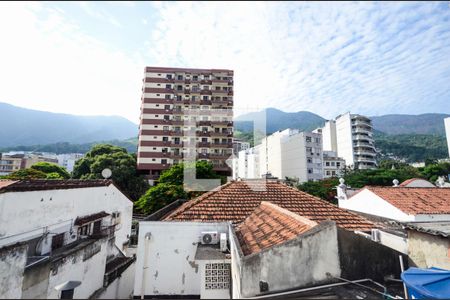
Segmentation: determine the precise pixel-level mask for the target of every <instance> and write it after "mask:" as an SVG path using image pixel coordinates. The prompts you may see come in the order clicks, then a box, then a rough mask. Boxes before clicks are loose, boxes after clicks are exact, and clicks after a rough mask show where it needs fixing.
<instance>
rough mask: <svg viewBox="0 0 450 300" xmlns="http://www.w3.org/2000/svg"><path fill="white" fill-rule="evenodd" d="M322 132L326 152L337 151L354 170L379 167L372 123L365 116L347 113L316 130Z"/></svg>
mask: <svg viewBox="0 0 450 300" xmlns="http://www.w3.org/2000/svg"><path fill="white" fill-rule="evenodd" d="M315 131H316V132H321V133H322V135H323V137H322V138H323V140H324V144H323V145H324V146H323V150H324V151H335V152H337V156H339V157H342V158H343V159H344V160H345V163H346V165H347V166H350V167H352V168H354V169H373V168H376V167H377V162H376V151H375V146H374V140H373V136H372V121H371V120H370V119H369V118H368V117H366V116H363V115H358V114H350V113H349V112H348V113H345V114H342V115H339V116H337V117H336V120H330V121H328V122H326V123H325V126H324V127H322V128H318V129H316V130H315Z"/></svg>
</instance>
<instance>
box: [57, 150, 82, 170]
mask: <svg viewBox="0 0 450 300" xmlns="http://www.w3.org/2000/svg"><path fill="white" fill-rule="evenodd" d="M83 156H84V155H83V154H81V153H67V154H59V155H57V158H58V165H60V166H61V167H64V168H66V170H67V171H68V172H72V171H73V168H74V166H75V163H76V162H77V160H79V159H81V158H82V157H83Z"/></svg>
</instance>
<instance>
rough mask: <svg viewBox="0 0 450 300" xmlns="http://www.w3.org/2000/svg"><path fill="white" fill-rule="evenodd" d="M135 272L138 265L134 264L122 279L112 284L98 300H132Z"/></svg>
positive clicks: (122, 275) (117, 279)
mask: <svg viewBox="0 0 450 300" xmlns="http://www.w3.org/2000/svg"><path fill="white" fill-rule="evenodd" d="M135 271H136V263H133V264H132V265H130V266H129V267H128V268H127V269H126V270H125V271H124V272H123V273H122V274H121V275H120V277H118V278H116V279H115V280H114V281H113V282H111V284H110V285H109V286H108V287H107V288H106V290H105V291H104V292H103V293H102V294H101V295H100V296H99V297H98V299H131V298H132V297H133V288H134V273H135Z"/></svg>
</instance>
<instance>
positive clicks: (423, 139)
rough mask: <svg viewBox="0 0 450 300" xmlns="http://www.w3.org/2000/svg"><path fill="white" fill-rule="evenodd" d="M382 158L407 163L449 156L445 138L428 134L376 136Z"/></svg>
mask: <svg viewBox="0 0 450 300" xmlns="http://www.w3.org/2000/svg"><path fill="white" fill-rule="evenodd" d="M374 139H375V146H376V147H377V149H378V150H379V151H380V152H381V156H380V157H381V158H385V157H389V156H394V157H398V158H402V159H405V160H406V161H407V162H417V161H424V160H425V159H437V158H445V157H447V155H448V151H447V142H446V140H445V137H444V136H440V135H426V134H401V135H386V134H380V133H377V134H375V135H374Z"/></svg>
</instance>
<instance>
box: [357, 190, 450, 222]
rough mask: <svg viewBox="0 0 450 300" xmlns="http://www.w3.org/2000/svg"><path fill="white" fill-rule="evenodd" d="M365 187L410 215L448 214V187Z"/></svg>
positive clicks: (449, 207)
mask: <svg viewBox="0 0 450 300" xmlns="http://www.w3.org/2000/svg"><path fill="white" fill-rule="evenodd" d="M365 189H368V190H370V191H371V192H373V193H374V194H376V195H377V196H379V197H381V198H383V199H384V200H385V201H387V202H389V203H390V204H392V205H393V206H395V207H397V208H398V209H400V210H401V211H403V212H404V213H407V214H410V215H417V214H450V201H449V199H450V189H446V188H425V187H418V188H416V187H400V186H397V187H374V186H366V187H365Z"/></svg>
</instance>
